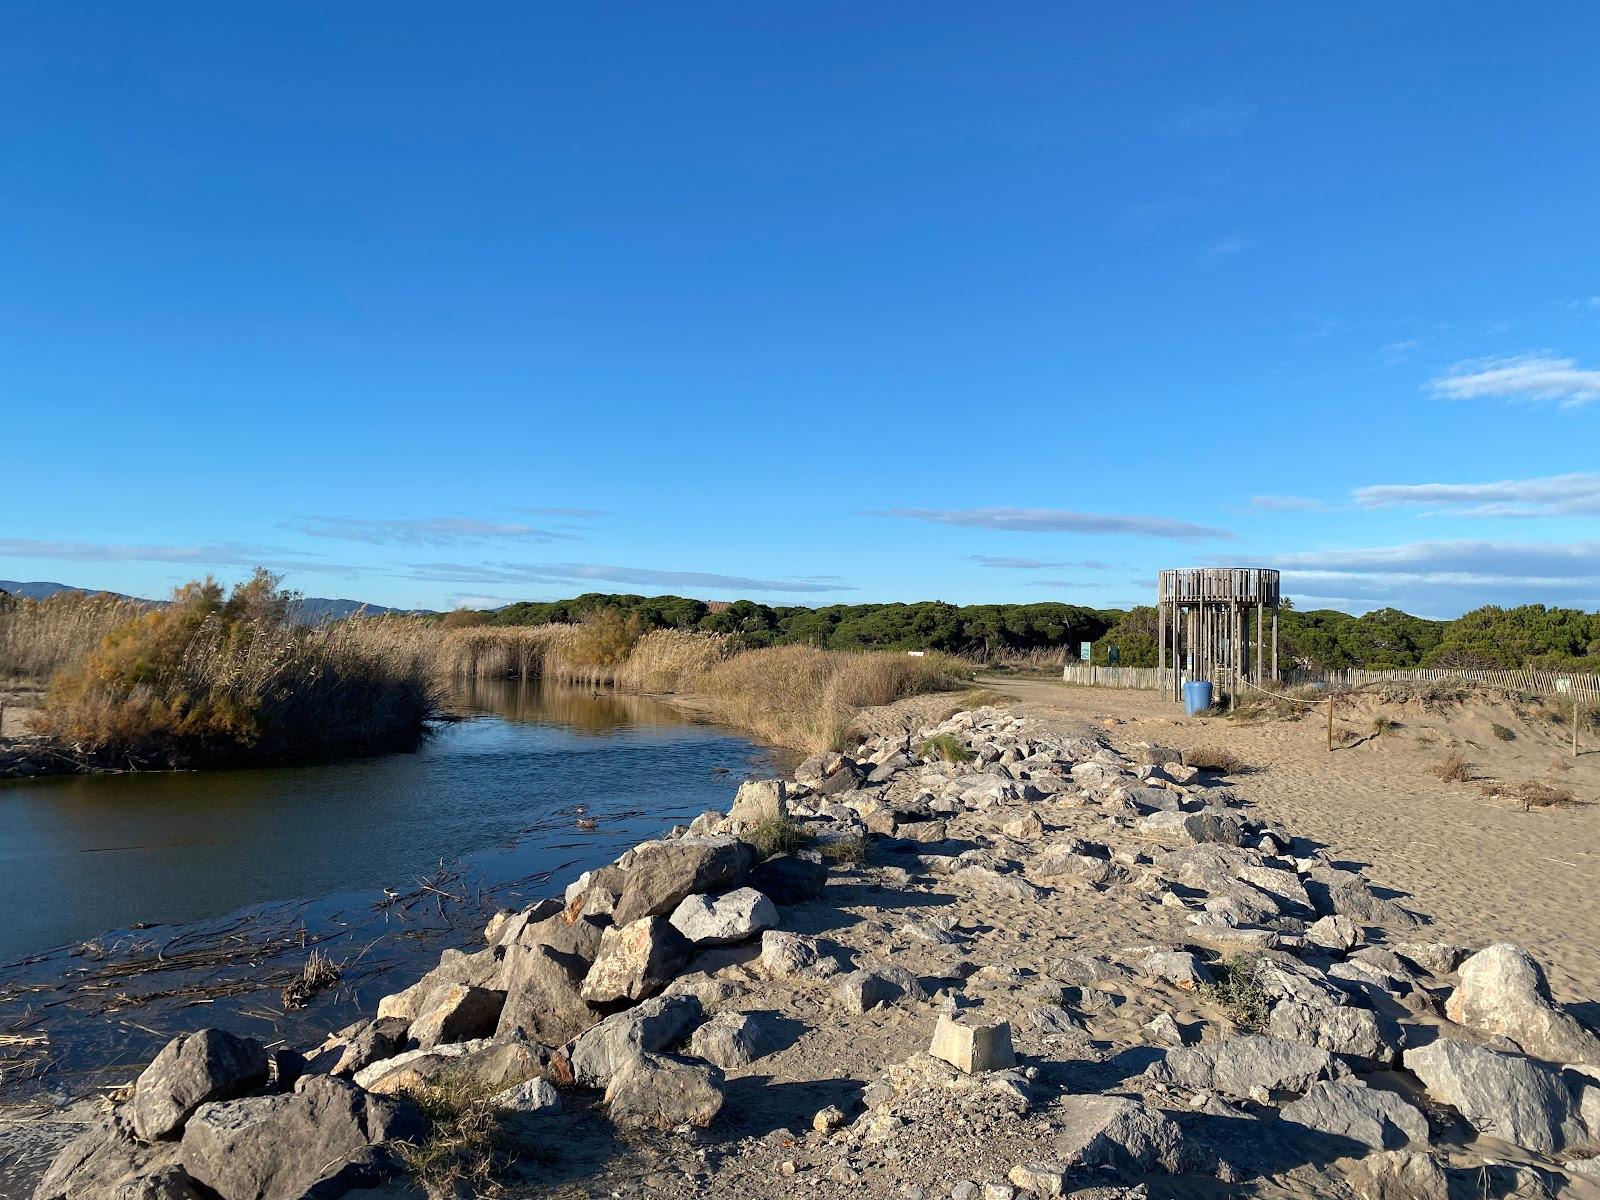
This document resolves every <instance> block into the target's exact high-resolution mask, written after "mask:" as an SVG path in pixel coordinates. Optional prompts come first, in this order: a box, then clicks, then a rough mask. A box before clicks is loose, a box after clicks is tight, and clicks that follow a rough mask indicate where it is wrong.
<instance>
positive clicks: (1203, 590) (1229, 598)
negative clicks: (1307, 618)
mask: <svg viewBox="0 0 1600 1200" xmlns="http://www.w3.org/2000/svg"><path fill="white" fill-rule="evenodd" d="M1268 609H1270V610H1271V611H1272V632H1271V634H1270V635H1269V634H1268V633H1267V610H1268ZM1156 613H1157V616H1156V629H1157V640H1158V641H1159V642H1160V644H1161V650H1160V657H1159V659H1158V662H1159V665H1160V668H1161V675H1160V686H1161V689H1162V690H1163V691H1165V692H1166V693H1167V694H1168V695H1170V696H1171V697H1172V698H1173V699H1174V700H1181V699H1182V698H1183V690H1182V689H1183V684H1184V683H1185V682H1186V681H1187V680H1190V679H1209V680H1211V682H1212V683H1213V684H1215V685H1216V686H1217V687H1218V688H1219V689H1229V690H1233V691H1238V690H1242V688H1243V685H1244V684H1245V683H1246V682H1249V683H1254V684H1255V685H1256V686H1257V687H1260V686H1261V685H1262V684H1263V683H1265V682H1266V680H1268V679H1274V680H1275V679H1277V678H1278V573H1277V572H1276V571H1272V570H1268V569H1266V568H1263V567H1184V568H1182V569H1179V570H1175V571H1163V572H1161V591H1160V599H1159V601H1158V603H1157V607H1156ZM1252 618H1253V619H1252ZM1269 636H1270V638H1271V647H1272V649H1271V659H1270V665H1269V662H1268V651H1267V645H1268V637H1269ZM1252 642H1253V643H1254V655H1255V665H1254V668H1253V669H1252V667H1251V661H1250V659H1251V652H1252Z"/></svg>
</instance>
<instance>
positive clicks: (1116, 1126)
mask: <svg viewBox="0 0 1600 1200" xmlns="http://www.w3.org/2000/svg"><path fill="white" fill-rule="evenodd" d="M1057 1118H1058V1121H1059V1124H1058V1132H1057V1134H1056V1137H1055V1141H1054V1144H1053V1146H1052V1155H1051V1157H1052V1158H1053V1159H1055V1160H1057V1161H1059V1162H1060V1163H1061V1165H1062V1166H1063V1168H1071V1167H1075V1166H1083V1167H1112V1168H1114V1169H1116V1170H1119V1171H1132V1172H1135V1173H1140V1172H1145V1171H1150V1170H1154V1169H1156V1168H1160V1169H1161V1170H1164V1171H1169V1172H1178V1171H1181V1170H1183V1169H1184V1166H1185V1160H1186V1158H1187V1155H1186V1154H1185V1151H1184V1146H1183V1134H1182V1132H1181V1131H1180V1130H1179V1129H1178V1126H1177V1125H1175V1124H1174V1123H1173V1122H1172V1121H1171V1120H1170V1119H1168V1118H1167V1117H1166V1116H1165V1115H1163V1114H1162V1113H1159V1112H1157V1111H1155V1110H1154V1109H1151V1108H1147V1107H1145V1105H1144V1104H1142V1103H1140V1102H1139V1101H1137V1100H1128V1099H1124V1098H1122V1097H1120V1096H1069V1097H1067V1098H1066V1099H1064V1100H1062V1101H1061V1102H1060V1108H1059V1112H1058V1114H1057Z"/></svg>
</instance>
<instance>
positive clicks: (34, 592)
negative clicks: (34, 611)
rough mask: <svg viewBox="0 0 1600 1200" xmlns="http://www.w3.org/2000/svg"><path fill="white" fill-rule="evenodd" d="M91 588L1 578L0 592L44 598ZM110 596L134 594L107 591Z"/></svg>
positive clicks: (130, 597)
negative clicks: (58, 593)
mask: <svg viewBox="0 0 1600 1200" xmlns="http://www.w3.org/2000/svg"><path fill="white" fill-rule="evenodd" d="M92 590H93V589H91V588H80V587H73V586H72V585H71V584H70V583H45V582H42V581H35V582H33V583H21V582H18V581H17V580H14V579H0V592H10V593H11V594H12V595H13V596H23V597H25V598H27V599H29V600H44V599H46V598H47V597H50V596H54V595H55V594H56V593H57V592H87V591H92ZM106 595H108V596H117V597H120V598H121V599H123V600H132V599H134V597H132V596H124V595H123V594H122V593H121V592H107V593H106Z"/></svg>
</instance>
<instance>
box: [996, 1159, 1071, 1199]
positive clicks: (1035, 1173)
mask: <svg viewBox="0 0 1600 1200" xmlns="http://www.w3.org/2000/svg"><path fill="white" fill-rule="evenodd" d="M1008 1178H1009V1179H1010V1180H1011V1182H1012V1183H1014V1184H1016V1185H1017V1187H1018V1188H1019V1189H1020V1190H1022V1191H1024V1192H1027V1193H1028V1194H1029V1195H1033V1196H1060V1195H1062V1194H1064V1193H1065V1191H1066V1186H1067V1169H1066V1168H1065V1167H1063V1166H1062V1165H1061V1164H1060V1163H1052V1162H1031V1163H1023V1164H1022V1165H1020V1166H1016V1167H1012V1168H1011V1174H1010V1175H1009V1176H1008Z"/></svg>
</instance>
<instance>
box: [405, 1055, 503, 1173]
mask: <svg viewBox="0 0 1600 1200" xmlns="http://www.w3.org/2000/svg"><path fill="white" fill-rule="evenodd" d="M494 1094H495V1089H493V1088H491V1087H489V1086H487V1085H485V1084H483V1083H482V1082H480V1081H479V1080H477V1079H475V1078H473V1077H472V1076H471V1075H468V1074H465V1073H461V1074H456V1075H446V1076H444V1077H442V1078H440V1079H437V1080H434V1081H432V1082H430V1083H427V1084H423V1085H420V1086H417V1087H412V1088H408V1089H406V1090H405V1093H404V1095H405V1097H406V1099H408V1100H410V1101H411V1102H412V1103H413V1104H415V1105H416V1106H417V1108H418V1109H419V1110H421V1112H422V1116H423V1119H424V1120H426V1121H427V1123H428V1136H427V1137H425V1138H424V1139H423V1140H422V1141H421V1142H420V1143H418V1144H417V1145H414V1146H412V1145H401V1146H400V1158H401V1161H402V1162H404V1163H405V1165H406V1169H407V1170H409V1171H410V1172H411V1174H412V1175H413V1176H415V1177H416V1180H417V1182H418V1183H419V1184H421V1185H422V1187H423V1188H424V1189H425V1190H426V1191H427V1193H428V1195H429V1196H441V1197H442V1196H458V1195H462V1194H463V1193H464V1194H466V1195H473V1196H492V1195H496V1194H498V1191H499V1189H498V1185H497V1184H496V1180H495V1177H496V1175H497V1174H498V1172H499V1169H500V1167H501V1166H502V1165H503V1163H502V1159H503V1158H504V1153H503V1151H502V1149H501V1140H502V1139H501V1134H500V1114H499V1112H498V1110H497V1109H496V1108H495V1106H494V1101H493V1097H494Z"/></svg>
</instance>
